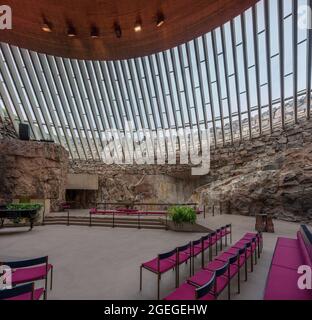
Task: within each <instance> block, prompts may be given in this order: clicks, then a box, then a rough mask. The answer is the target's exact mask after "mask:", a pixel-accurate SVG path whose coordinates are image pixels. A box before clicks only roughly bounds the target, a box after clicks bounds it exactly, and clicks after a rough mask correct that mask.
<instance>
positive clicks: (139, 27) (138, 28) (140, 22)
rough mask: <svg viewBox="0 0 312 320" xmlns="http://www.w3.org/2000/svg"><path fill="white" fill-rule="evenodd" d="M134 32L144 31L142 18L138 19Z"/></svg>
mask: <svg viewBox="0 0 312 320" xmlns="http://www.w3.org/2000/svg"><path fill="white" fill-rule="evenodd" d="M134 31H135V32H140V31H142V21H141V19H140V18H137V20H136V22H135V24H134Z"/></svg>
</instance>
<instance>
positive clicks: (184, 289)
mask: <svg viewBox="0 0 312 320" xmlns="http://www.w3.org/2000/svg"><path fill="white" fill-rule="evenodd" d="M195 290H196V287H195V286H193V285H191V284H189V283H186V282H185V283H183V284H182V285H181V286H180V287H179V288H178V289H176V290H175V291H174V292H172V293H171V294H169V295H168V296H167V297H166V298H165V299H164V300H195ZM214 299H215V298H214V296H213V295H211V294H207V295H205V296H204V297H202V298H201V299H199V300H214Z"/></svg>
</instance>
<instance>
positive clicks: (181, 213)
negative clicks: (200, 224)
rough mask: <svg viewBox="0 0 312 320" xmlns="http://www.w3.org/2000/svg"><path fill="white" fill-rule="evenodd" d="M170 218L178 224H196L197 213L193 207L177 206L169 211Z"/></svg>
mask: <svg viewBox="0 0 312 320" xmlns="http://www.w3.org/2000/svg"><path fill="white" fill-rule="evenodd" d="M168 213H169V217H170V218H171V220H172V221H173V222H174V223H176V224H182V223H192V224H194V223H195V222H196V218H197V215H196V211H195V210H194V209H193V208H191V207H183V206H175V207H171V208H170V209H169V210H168Z"/></svg>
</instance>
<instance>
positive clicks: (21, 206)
mask: <svg viewBox="0 0 312 320" xmlns="http://www.w3.org/2000/svg"><path fill="white" fill-rule="evenodd" d="M41 208H42V204H39V203H12V204H9V205H8V206H7V209H8V210H40V209H41Z"/></svg>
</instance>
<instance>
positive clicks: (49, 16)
mask: <svg viewBox="0 0 312 320" xmlns="http://www.w3.org/2000/svg"><path fill="white" fill-rule="evenodd" d="M256 2H257V0H239V1H233V0H148V1H143V0H119V1H116V0H93V1H92V0H75V1H72V0H61V1H55V0H41V1H38V0H7V1H6V5H9V6H10V7H11V8H12V12H13V29H12V30H1V31H0V41H1V42H6V43H9V44H12V45H16V46H18V47H20V48H26V49H30V50H33V51H36V52H40V53H46V54H50V55H54V56H62V57H68V58H77V59H87V60H89V59H90V60H117V59H128V58H133V57H139V56H145V55H149V54H152V53H156V52H160V51H163V50H166V49H168V48H172V47H174V46H177V45H179V44H181V43H185V42H187V41H189V40H192V39H194V38H196V37H198V36H200V35H202V34H204V33H207V32H208V31H210V30H212V29H213V28H215V27H218V26H220V25H221V24H223V23H225V22H226V21H228V20H230V19H232V18H233V17H235V16H237V15H238V14H240V13H241V12H243V11H244V10H245V9H247V8H249V7H250V6H252V5H253V4H254V3H256ZM158 15H160V18H163V19H164V23H163V24H162V25H161V26H160V27H157V26H156V24H157V16H158ZM158 17H159V16H158ZM136 22H139V23H140V24H141V27H142V30H141V31H140V32H135V31H134V26H135V23H136ZM44 24H47V26H48V27H49V28H51V31H52V32H44V31H43V30H42V29H43V25H44ZM116 26H119V27H120V31H121V37H119V38H118V37H117V36H116ZM69 29H70V30H69ZM69 31H70V33H73V35H76V36H73V37H69V36H68V32H69ZM91 33H93V35H94V34H95V37H91Z"/></svg>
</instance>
